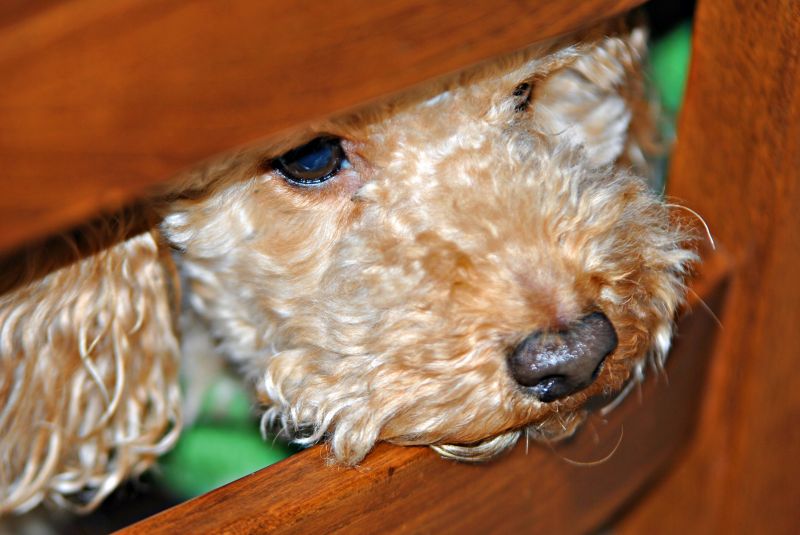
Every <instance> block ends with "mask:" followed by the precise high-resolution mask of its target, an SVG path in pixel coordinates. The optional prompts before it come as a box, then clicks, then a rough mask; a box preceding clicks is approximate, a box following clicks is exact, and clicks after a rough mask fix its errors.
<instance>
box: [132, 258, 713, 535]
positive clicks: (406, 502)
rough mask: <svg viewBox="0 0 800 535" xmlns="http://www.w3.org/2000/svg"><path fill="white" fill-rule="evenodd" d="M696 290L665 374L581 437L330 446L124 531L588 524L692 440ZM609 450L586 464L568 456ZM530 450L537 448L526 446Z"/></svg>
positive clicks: (499, 529)
mask: <svg viewBox="0 0 800 535" xmlns="http://www.w3.org/2000/svg"><path fill="white" fill-rule="evenodd" d="M727 269H728V265H727V263H726V259H725V257H724V256H717V257H716V258H715V259H713V260H712V261H711V262H709V263H708V264H707V267H706V269H705V270H704V276H703V277H701V278H699V279H698V282H697V284H696V286H695V292H696V294H698V295H702V296H703V297H704V299H705V301H706V302H707V303H708V305H709V306H710V307H711V308H712V309H715V310H719V309H720V308H721V306H722V303H723V301H724V296H725V290H726V287H727V279H726V276H727ZM698 304H699V303H698V301H695V302H694V305H695V306H694V307H692V308H693V310H694V312H691V311H689V312H687V314H686V316H685V317H684V318H683V320H682V321H681V325H680V327H679V329H680V333H681V335H680V337H679V339H678V340H677V345H676V347H675V349H674V351H673V352H672V354H671V356H670V361H669V364H668V368H667V373H668V377H669V383H668V384H667V382H666V381H665V380H664V377H654V378H651V379H650V380H648V381H647V383H646V384H645V386H644V388H643V390H642V392H641V396H639V395H637V393H633V394H631V395H630V396H629V397H628V398H627V399H626V400H625V401H624V402H623V404H622V405H621V406H620V407H619V408H617V409H616V410H615V411H613V412H612V413H611V414H610V415H609V417H608V419H607V420H603V419H602V418H599V417H595V418H594V419H593V420H591V421H590V422H589V423H588V425H585V426H584V427H583V430H582V431H581V432H580V433H579V435H578V436H577V437H575V439H574V440H572V441H570V442H569V443H567V444H560V445H556V446H553V447H552V448H547V447H544V446H542V445H536V444H531V445H530V446H529V447H528V448H526V445H525V444H519V445H518V446H517V447H516V448H515V450H514V451H513V452H512V453H511V454H510V455H507V456H505V457H503V458H501V459H500V460H498V461H496V462H493V463H490V464H484V465H467V464H463V463H456V462H452V461H447V460H443V459H440V458H439V457H437V456H436V455H435V454H434V453H433V452H432V451H431V450H429V449H427V448H411V447H406V448H401V447H395V446H389V445H386V444H383V445H380V446H379V447H378V448H376V450H375V451H374V452H372V453H371V454H370V455H369V456H368V457H367V459H366V460H365V461H364V463H363V465H362V466H361V467H359V468H357V469H347V468H337V467H331V466H326V464H325V460H324V457H325V449H324V447H315V448H312V449H309V450H306V451H304V452H302V453H300V454H297V455H295V456H293V457H291V458H289V459H288V460H286V461H284V462H282V463H279V464H277V465H274V466H271V467H268V468H266V469H264V470H261V471H260V472H257V473H255V474H253V475H251V476H248V477H245V478H243V479H241V480H239V481H236V482H234V483H231V484H230V485H227V486H225V487H222V488H220V489H217V490H215V491H212V492H210V493H208V494H206V495H204V496H201V497H199V498H196V499H194V500H191V501H189V502H187V503H185V504H182V505H179V506H177V507H175V508H173V509H170V510H168V511H166V512H164V513H161V514H159V515H156V516H154V517H151V518H149V519H147V520H144V521H142V522H140V523H138V524H135V525H133V526H131V527H129V528H127V529H125V530H122V531H121V532H120V533H124V534H126V535H133V534H138V533H142V534H144V533H147V534H152V533H237V534H243V533H515V532H516V533H531V534H536V533H563V534H570V533H576V534H577V533H586V532H588V531H591V530H595V529H597V528H598V527H599V526H601V525H602V524H603V523H604V522H606V521H607V520H608V519H609V517H610V516H611V515H612V514H613V513H614V512H615V511H617V510H618V509H619V508H620V507H621V506H623V505H624V504H626V503H627V502H628V501H630V500H631V499H632V498H633V497H635V496H636V494H637V491H638V490H639V489H641V487H642V486H643V485H645V484H647V483H648V482H649V481H651V480H652V479H653V478H654V477H655V476H657V475H659V474H660V473H661V472H662V471H663V470H664V469H665V467H666V466H668V461H669V460H670V459H671V457H672V456H673V455H674V454H675V453H676V451H678V450H680V448H681V447H682V446H683V445H684V444H686V442H687V439H688V437H689V435H690V433H691V431H692V429H693V426H694V422H695V421H696V418H695V411H696V407H697V406H699V405H700V399H701V398H702V395H703V385H704V378H705V368H706V363H707V359H706V356H707V355H708V354H709V353H710V349H711V347H712V346H713V343H714V335H715V333H716V332H717V330H716V324H715V320H714V318H713V316H712V315H711V314H709V313H708V311H707V310H706V309H704V308H703V307H700V306H696V305H698ZM621 435H622V438H621V441H620V442H619V447H618V449H617V450H616V451H615V452H614V454H613V455H611V456H610V458H609V459H608V460H607V461H604V462H601V463H598V464H597V465H594V466H575V465H574V464H570V462H569V461H568V460H569V459H572V460H579V461H593V460H599V459H603V458H604V457H606V456H607V455H608V454H609V452H611V451H614V447H615V445H616V443H617V441H618V440H619V439H620V436H621ZM526 450H527V451H526Z"/></svg>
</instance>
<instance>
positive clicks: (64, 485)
mask: <svg viewBox="0 0 800 535" xmlns="http://www.w3.org/2000/svg"><path fill="white" fill-rule="evenodd" d="M117 232H119V231H117ZM120 234H121V233H120ZM89 239H90V240H91V239H94V238H92V237H89ZM86 240H87V236H86V235H85V234H82V235H81V236H80V239H79V240H74V239H72V240H70V241H69V244H70V247H71V248H72V250H73V255H71V256H74V252H75V251H77V250H78V249H79V248H84V249H85V247H83V245H85V243H84V242H85V241H86ZM64 243H65V242H63V241H62V242H61V245H62V246H63V245H64ZM66 249H68V248H66V247H62V251H61V253H63V252H64V250H66ZM61 253H54V254H61ZM51 260H52V258H51V259H50V261H51ZM4 277H5V275H4ZM173 279H174V267H173V264H172V261H171V258H170V255H169V252H168V251H166V250H165V248H164V247H162V246H161V244H160V243H159V236H158V235H157V233H156V232H155V231H146V232H143V233H141V234H138V235H136V236H133V237H130V238H128V239H126V240H125V241H122V242H120V243H117V244H116V245H113V246H111V247H108V248H106V249H104V250H101V251H99V252H95V253H93V254H91V255H89V256H87V257H85V258H83V259H82V260H79V261H76V262H73V263H71V264H68V265H65V266H64V267H61V268H60V269H57V270H55V271H52V272H51V273H49V274H46V275H45V276H43V277H40V278H38V279H36V280H32V281H31V282H27V283H25V284H22V285H17V287H16V288H14V289H12V290H10V291H8V292H6V293H5V294H3V295H0V430H2V434H0V513H3V512H7V511H14V510H16V511H18V512H21V511H24V510H26V509H28V508H30V507H33V506H35V505H36V504H37V503H39V502H40V501H42V499H48V500H52V501H55V502H57V503H59V504H61V505H67V506H71V507H77V508H79V509H89V508H91V507H93V506H95V505H97V504H98V503H99V502H100V501H101V500H102V499H103V497H105V496H106V495H108V494H109V492H111V491H112V490H113V489H114V488H115V487H116V486H117V484H118V483H120V482H121V481H122V480H124V479H125V478H126V477H128V476H131V475H137V474H139V473H141V472H142V471H143V470H145V469H146V468H147V467H148V466H149V465H150V464H152V462H153V461H154V459H155V458H156V456H157V455H159V454H161V453H163V452H165V451H166V450H167V449H168V448H169V447H170V446H171V445H172V443H173V442H174V440H175V438H176V436H177V433H178V431H179V427H180V412H179V411H180V399H179V391H178V381H177V374H178V358H179V344H178V340H177V337H176V332H175V326H174V323H175V321H174V320H175V311H174V310H173V307H174V306H175V305H176V303H177V296H176V295H175V293H176V292H175V291H174V290H173V288H177V287H176V286H175V285H174V284H173ZM2 282H4V283H6V284H8V281H7V280H4V281H2Z"/></svg>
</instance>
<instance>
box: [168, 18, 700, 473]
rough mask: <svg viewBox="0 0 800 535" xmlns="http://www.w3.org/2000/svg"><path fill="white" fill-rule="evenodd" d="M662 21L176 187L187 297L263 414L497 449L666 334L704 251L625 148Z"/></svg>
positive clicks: (541, 425)
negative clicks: (652, 34) (648, 33)
mask: <svg viewBox="0 0 800 535" xmlns="http://www.w3.org/2000/svg"><path fill="white" fill-rule="evenodd" d="M643 39H644V37H643V34H642V33H641V32H640V31H634V32H625V33H622V34H620V35H617V36H612V37H598V38H596V39H595V40H591V39H589V40H588V41H587V40H584V41H583V42H581V44H579V45H574V46H564V44H563V43H561V44H559V45H558V46H555V45H552V46H549V47H540V48H538V49H536V50H534V51H529V52H527V53H525V54H520V55H518V56H516V57H515V58H512V59H508V60H505V61H504V62H501V63H495V64H493V65H492V66H489V67H483V68H479V69H477V70H475V71H473V72H472V73H469V74H466V75H461V76H460V77H458V78H455V79H451V80H450V81H449V82H447V83H444V84H442V85H441V86H439V87H438V88H437V90H436V91H434V92H432V93H428V94H420V93H418V94H416V95H413V96H406V97H403V98H401V99H396V100H394V101H393V102H391V103H389V104H386V105H383V106H380V107H377V108H373V109H371V110H370V111H367V112H363V113H360V114H357V115H356V116H352V117H349V118H346V119H343V120H336V121H330V122H326V123H325V124H319V125H316V126H314V127H313V128H311V129H310V130H309V131H308V132H306V133H304V134H302V135H301V136H300V137H297V138H296V139H292V140H290V141H287V142H286V143H285V144H284V145H282V146H279V147H275V148H274V149H273V150H271V151H269V152H267V153H259V154H257V155H255V156H254V155H253V153H248V154H246V155H243V156H240V157H239V158H236V159H233V160H231V161H229V162H228V163H226V164H223V165H221V167H220V168H219V169H218V170H215V171H213V172H212V173H211V175H213V177H214V179H213V180H212V181H211V182H212V183H211V185H210V186H209V187H208V188H207V189H206V190H204V191H203V192H202V193H200V194H198V195H193V196H190V198H189V197H187V198H185V199H181V200H179V201H177V202H175V203H174V204H173V205H172V206H171V207H170V209H169V212H168V214H167V216H166V218H165V220H164V223H163V225H162V230H163V232H164V234H165V236H166V237H167V239H168V240H169V241H170V242H171V243H172V244H173V246H174V247H176V249H177V250H178V251H180V254H179V256H180V258H181V263H182V270H183V273H184V275H185V279H186V281H187V289H186V291H187V293H188V295H189V299H190V302H191V304H192V306H193V307H194V308H195V309H196V310H197V311H199V312H200V314H201V315H202V316H204V317H205V318H206V319H207V320H208V321H209V325H210V328H211V329H212V331H213V334H214V335H215V337H216V338H217V339H218V340H219V345H220V348H221V349H222V350H223V351H224V352H225V353H226V354H228V355H229V356H230V357H231V358H233V359H234V360H235V361H237V362H239V363H241V365H242V368H243V369H244V370H245V372H246V373H247V375H248V376H249V377H250V378H251V379H252V380H253V381H254V383H255V385H256V389H257V392H258V394H259V397H260V400H261V401H262V402H263V403H264V404H265V406H267V407H268V412H267V417H268V418H274V419H277V420H278V421H280V422H282V423H283V424H284V426H285V427H286V428H287V429H289V430H294V431H298V432H300V433H301V434H302V433H306V435H305V436H306V439H307V440H308V441H314V440H317V439H320V438H322V437H323V436H324V435H328V436H330V438H331V443H332V450H333V453H334V455H335V457H336V458H337V459H339V460H341V461H344V462H347V463H353V462H357V461H358V460H360V459H361V458H363V456H364V455H365V454H366V453H367V452H368V451H369V449H370V448H371V447H372V446H373V445H374V443H375V442H376V441H378V440H387V441H391V442H395V443H403V444H431V445H436V446H439V447H440V451H442V452H444V453H446V454H450V455H453V456H456V457H460V458H470V457H474V458H486V457H489V456H491V455H493V454H495V453H497V452H499V451H501V450H502V449H504V448H505V447H507V446H509V445H510V444H513V443H514V441H515V440H516V438H517V436H518V435H519V433H520V430H524V429H534V430H536V432H537V433H538V434H541V435H544V436H558V435H563V434H565V433H568V432H570V431H571V429H572V428H573V427H574V423H575V422H576V421H578V420H579V418H577V417H576V416H579V415H580V407H581V405H582V404H583V402H585V401H586V399H587V398H589V397H590V396H593V395H596V394H600V393H608V392H611V391H614V390H616V389H618V388H620V387H621V385H622V384H623V383H624V382H625V381H626V380H628V379H629V378H630V377H631V375H632V373H634V372H637V371H638V370H641V367H642V366H643V363H644V362H645V359H646V357H647V356H648V355H650V354H653V353H655V354H659V355H661V354H663V353H664V352H665V351H666V349H667V347H668V345H669V339H670V335H671V321H672V317H673V314H674V312H675V310H676V307H677V306H678V305H679V303H680V301H681V299H682V298H683V294H684V286H683V279H684V276H685V271H686V269H687V264H688V263H690V262H691V261H692V260H693V258H694V257H693V253H692V252H690V251H688V250H687V249H685V248H684V247H683V245H682V243H684V240H685V235H684V234H683V233H682V232H681V231H680V230H678V229H676V228H674V227H673V225H672V224H671V223H670V219H669V217H668V213H667V209H666V208H665V206H664V205H663V204H662V202H661V201H660V200H659V198H658V197H657V196H656V195H655V194H653V193H652V192H651V191H650V190H649V189H648V187H647V185H646V184H645V182H644V180H643V179H641V178H638V177H636V176H634V175H632V174H631V173H630V172H629V171H628V170H626V169H629V168H630V167H631V166H635V165H638V164H640V163H641V161H642V157H641V151H640V143H639V141H638V139H637V137H636V136H635V135H634V133H633V131H634V130H635V129H636V128H637V124H638V123H637V121H639V120H640V119H641V117H640V118H637V114H638V113H639V112H640V111H641V110H640V108H641V107H642V106H641V103H642V101H643V97H642V95H641V80H640V78H639V75H640V73H639V70H640V66H639V61H640V58H639V55H640V53H641V51H642V48H643ZM448 445H449V446H448Z"/></svg>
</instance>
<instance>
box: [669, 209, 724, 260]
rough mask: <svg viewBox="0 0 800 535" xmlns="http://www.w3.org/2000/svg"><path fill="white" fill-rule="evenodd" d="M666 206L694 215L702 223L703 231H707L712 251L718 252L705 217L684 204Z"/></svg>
mask: <svg viewBox="0 0 800 535" xmlns="http://www.w3.org/2000/svg"><path fill="white" fill-rule="evenodd" d="M664 206H666V207H667V208H677V209H679V210H684V211H686V212H689V213H690V214H692V215H693V216H694V217H695V218H696V219H697V220H698V221H699V222H700V224H701V225H702V226H703V229H704V230H705V233H706V237H707V238H708V242H709V244H710V245H711V249H713V250H715V251H716V250H717V244H716V242H715V241H714V237H713V236H712V235H711V229H710V228H709V226H708V223H706V220H705V219H703V216H701V215H700V214H698V213H697V212H696V211H695V210H692V209H691V208H689V207H688V206H684V205H682V204H676V203H668V204H665V205H664Z"/></svg>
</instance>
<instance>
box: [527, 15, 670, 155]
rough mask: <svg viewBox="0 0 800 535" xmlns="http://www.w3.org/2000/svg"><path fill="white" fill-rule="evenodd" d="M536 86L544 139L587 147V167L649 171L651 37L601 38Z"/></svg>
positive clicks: (636, 32) (641, 33)
mask: <svg viewBox="0 0 800 535" xmlns="http://www.w3.org/2000/svg"><path fill="white" fill-rule="evenodd" d="M578 47H579V54H578V56H577V57H576V58H575V59H574V60H573V61H571V62H570V63H569V64H568V65H567V66H566V67H562V68H560V69H559V70H557V71H556V72H554V73H552V74H551V75H549V76H547V77H546V78H545V79H543V80H541V82H540V83H537V84H535V86H534V95H533V96H532V109H533V114H534V120H535V121H536V122H537V123H538V125H539V128H541V129H542V130H543V131H544V133H546V134H549V135H558V136H568V137H569V138H570V139H571V141H572V142H573V143H576V144H580V145H583V147H584V148H585V150H586V153H587V156H588V158H589V162H590V163H591V164H592V165H594V166H598V167H599V166H603V165H608V164H612V163H615V162H617V161H619V160H624V162H625V163H626V164H629V165H632V166H634V167H636V168H638V169H639V170H644V169H646V162H645V153H647V152H649V151H650V150H651V148H652V147H655V145H656V143H655V141H654V140H653V139H650V138H651V136H653V132H654V129H653V128H652V118H653V116H654V113H653V110H652V105H651V102H650V99H648V98H647V94H646V89H645V83H644V79H643V62H644V60H645V54H646V50H647V32H646V30H644V29H643V28H634V29H633V30H627V31H623V32H620V33H619V34H617V35H613V36H606V37H601V38H599V39H598V40H597V41H596V42H595V44H593V45H589V46H588V47H586V48H583V47H584V45H578Z"/></svg>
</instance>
